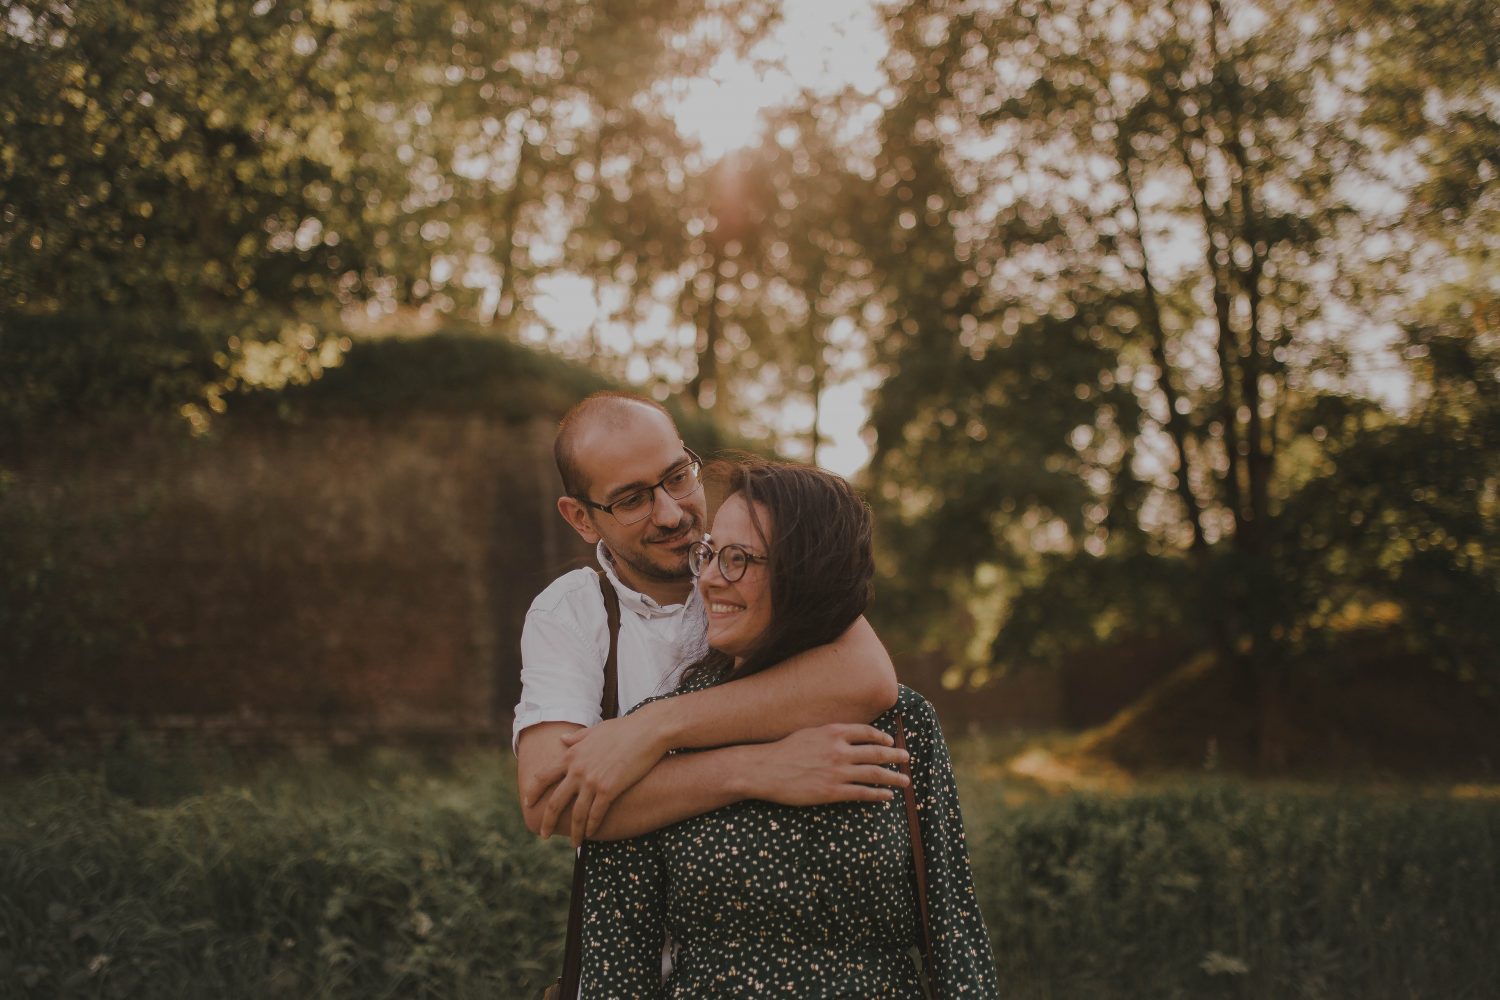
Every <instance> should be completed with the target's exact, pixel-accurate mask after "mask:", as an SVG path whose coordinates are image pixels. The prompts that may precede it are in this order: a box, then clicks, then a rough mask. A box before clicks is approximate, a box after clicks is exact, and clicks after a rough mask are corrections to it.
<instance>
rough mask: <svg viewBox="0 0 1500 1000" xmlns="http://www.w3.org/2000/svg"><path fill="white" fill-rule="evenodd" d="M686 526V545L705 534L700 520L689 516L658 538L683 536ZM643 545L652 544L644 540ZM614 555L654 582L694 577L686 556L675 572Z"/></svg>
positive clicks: (673, 581)
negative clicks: (699, 522)
mask: <svg viewBox="0 0 1500 1000" xmlns="http://www.w3.org/2000/svg"><path fill="white" fill-rule="evenodd" d="M684 525H686V533H685V535H684V538H683V544H684V545H686V544H688V543H689V542H695V541H697V540H698V537H697V536H701V535H702V534H703V531H702V529H701V527H700V526H699V524H698V519H697V518H696V517H694V516H693V515H691V514H689V515H688V516H687V517H685V518H683V519H682V520H681V521H679V522H677V524H676V526H675V527H673V528H672V529H671V530H670V531H663V532H661V533H660V534H659V535H658V536H657V537H659V538H670V537H672V536H674V535H677V534H681V533H683V532H684ZM641 544H642V545H649V544H652V543H651V542H650V541H647V540H644V539H643V540H642V542H641ZM612 554H613V555H614V557H615V558H616V559H619V560H620V561H621V562H623V563H624V564H625V565H626V566H629V567H630V568H631V570H632V571H634V572H635V573H637V574H638V575H639V576H641V577H642V578H643V579H646V580H652V581H655V582H657V583H681V582H682V581H683V580H685V579H688V578H690V577H691V576H692V573H690V572H688V565H687V556H686V554H684V555H683V557H682V562H681V564H680V566H679V568H677V569H675V570H667V569H663V568H661V567H660V566H657V565H655V564H654V563H651V562H648V561H646V560H644V559H638V558H635V557H634V556H633V555H631V554H629V553H624V552H615V553H612Z"/></svg>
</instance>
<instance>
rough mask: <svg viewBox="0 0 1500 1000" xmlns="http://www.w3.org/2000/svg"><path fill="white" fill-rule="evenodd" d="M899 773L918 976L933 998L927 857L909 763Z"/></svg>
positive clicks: (900, 729) (902, 732)
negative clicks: (913, 885)
mask: <svg viewBox="0 0 1500 1000" xmlns="http://www.w3.org/2000/svg"><path fill="white" fill-rule="evenodd" d="M896 749H898V750H905V749H906V723H905V720H903V719H902V718H901V714H900V713H899V712H898V713H897V714H896ZM901 773H902V774H904V775H906V779H907V782H906V787H905V788H904V789H902V794H901V797H902V798H903V799H905V800H906V827H907V829H908V830H910V831H911V858H912V866H913V867H914V868H915V869H916V873H917V912H918V913H919V914H921V917H922V975H923V977H924V978H925V979H926V980H927V991H928V993H929V995H931V996H933V997H936V996H937V995H938V993H937V977H936V976H935V974H934V970H933V966H932V924H931V922H930V921H929V919H928V916H927V857H926V855H924V854H923V853H922V824H921V822H920V821H919V820H918V817H917V793H916V791H915V790H914V788H913V782H912V780H911V766H910V764H908V763H906V762H903V763H902V764H901Z"/></svg>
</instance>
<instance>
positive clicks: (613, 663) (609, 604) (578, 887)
mask: <svg viewBox="0 0 1500 1000" xmlns="http://www.w3.org/2000/svg"><path fill="white" fill-rule="evenodd" d="M599 592H600V593H601V594H602V595H603V597H604V617H605V620H607V621H608V622H609V653H608V655H606V656H605V658H604V697H603V698H601V699H600V701H599V711H600V713H601V714H602V715H603V716H604V718H606V719H613V718H615V717H616V716H617V715H619V714H620V676H619V667H620V595H619V594H617V593H615V588H614V586H613V585H612V584H611V583H610V582H609V577H607V576H605V575H604V570H602V569H601V570H600V571H599ZM588 861H589V844H588V841H584V843H583V846H582V847H580V848H579V849H578V856H577V857H576V858H574V859H573V894H572V896H571V898H570V899H569V901H568V938H567V941H566V943H564V945H563V968H562V978H561V979H560V980H559V981H558V984H559V987H560V989H561V995H562V1000H574V998H575V997H577V996H578V981H579V978H580V976H581V974H582V972H583V948H582V946H581V945H582V941H581V939H582V937H583V883H584V877H585V873H586V872H587V870H588Z"/></svg>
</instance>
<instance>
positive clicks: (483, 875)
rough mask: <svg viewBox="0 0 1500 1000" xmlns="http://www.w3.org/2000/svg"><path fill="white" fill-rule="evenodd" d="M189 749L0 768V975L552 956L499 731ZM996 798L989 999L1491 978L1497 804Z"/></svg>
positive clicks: (178, 991)
mask: <svg viewBox="0 0 1500 1000" xmlns="http://www.w3.org/2000/svg"><path fill="white" fill-rule="evenodd" d="M200 759H201V758H200ZM207 760H208V764H207V765H205V771H206V773H204V774H202V775H199V777H198V779H197V780H196V781H193V780H189V779H188V778H185V777H184V770H183V765H182V764H181V762H180V761H176V762H174V761H173V760H172V759H171V758H169V757H166V756H160V755H158V756H153V755H151V754H142V753H135V754H133V755H131V756H130V757H129V760H128V761H122V760H120V759H114V760H110V761H106V762H105V763H104V764H101V765H99V766H98V767H97V768H96V769H90V768H79V767H74V768H58V769H56V770H55V771H54V772H52V773H50V774H47V775H44V776H42V777H39V778H33V779H29V780H27V781H24V782H13V783H12V784H11V785H10V786H9V787H6V788H3V789H0V794H3V797H4V800H5V803H6V808H5V809H4V810H3V811H0V996H4V997H12V996H25V997H31V996H36V997H42V996H46V997H55V996H59V995H68V996H98V997H174V998H175V997H185V996H194V997H197V996H202V997H225V998H234V997H246V998H249V997H256V998H260V997H276V996H286V997H298V998H300V997H361V998H363V997H379V996H402V997H407V996H417V997H479V996H484V997H502V998H512V997H515V998H524V997H532V996H535V995H536V994H537V992H538V991H539V988H540V986H541V985H542V984H543V982H544V981H545V980H546V979H547V978H548V977H549V976H550V975H551V974H552V973H553V972H554V969H555V967H556V964H557V962H558V950H559V947H560V940H561V935H562V930H563V920H564V917H565V911H564V908H565V906H566V897H567V889H568V870H569V865H570V861H571V855H570V854H569V852H568V850H567V848H566V845H565V844H562V843H558V842H553V843H548V844H541V843H539V842H537V841H536V840H535V839H534V838H533V837H531V836H530V834H528V833H527V832H526V830H525V828H524V826H523V825H522V822H521V817H520V814H519V811H518V809H517V807H516V804H515V798H514V782H513V778H512V777H511V775H510V762H509V760H508V755H506V754H505V753H504V752H503V751H501V752H496V753H491V754H485V755H483V756H472V757H468V758H464V759H461V760H459V761H458V762H457V763H455V764H452V765H447V766H442V767H434V766H422V765H419V764H418V763H417V762H416V761H414V760H412V759H410V758H408V757H405V756H403V755H399V754H394V755H393V754H385V755H377V756H375V757H372V758H370V759H368V760H366V761H365V762H364V763H362V764H361V765H359V766H357V767H332V766H328V765H327V764H326V763H323V762H320V761H312V762H302V763H300V764H299V763H296V762H288V763H285V764H282V765H274V766H262V767H261V768H259V769H258V771H257V772H256V773H253V774H250V773H236V771H235V769H234V768H233V767H232V766H230V765H229V764H227V763H225V761H224V760H223V758H222V757H221V758H214V757H212V756H210V757H209V758H207ZM127 765H128V766H127ZM154 766H160V767H161V768H162V769H163V774H162V775H158V776H155V777H153V776H152V775H151V774H149V773H146V772H149V771H150V770H151V769H152V767H154ZM194 787H199V788H202V789H205V790H204V791H201V792H193V791H192V789H193V788H194ZM112 789H113V790H112ZM174 789H175V790H176V792H177V793H178V794H184V795H185V796H186V797H183V798H180V799H177V800H175V801H174V800H173V792H174ZM1000 792H1001V787H1000V785H999V784H998V783H994V782H986V781H982V780H980V779H978V778H977V777H974V778H970V779H968V780H967V781H966V783H965V784H964V801H965V806H966V817H967V826H968V829H969V831H970V850H971V853H972V856H973V860H974V867H975V875H976V879H977V882H978V886H979V890H980V899H981V903H982V905H983V908H984V912H985V916H986V919H987V921H988V924H989V927H990V931H991V934H992V937H993V940H994V943H995V950H996V958H997V961H998V963H999V967H1000V970H1001V977H1002V982H1003V983H1004V985H1005V991H1004V995H1005V996H1007V997H1024V998H1032V997H1035V998H1044V997H1057V998H1075V997H1110V998H1127V997H1128V998H1134V997H1141V998H1146V997H1150V998H1165V997H1194V998H1200V997H1309V998H1314V997H1340V998H1342V997H1360V998H1369V1000H1380V998H1385V997H1391V998H1395V997H1462V996H1480V995H1487V993H1488V992H1489V990H1490V988H1491V986H1492V984H1493V983H1494V982H1496V981H1497V976H1500V957H1497V955H1496V953H1495V949H1494V948H1493V947H1492V945H1493V942H1492V940H1491V937H1490V931H1491V929H1492V928H1493V927H1494V926H1496V924H1497V917H1500V912H1497V911H1500V902H1497V900H1500V859H1497V857H1496V852H1495V850H1494V845H1495V844H1496V843H1497V842H1500V840H1497V833H1500V830H1497V827H1500V803H1496V802H1495V801H1494V800H1488V801H1486V800H1479V801H1458V800H1454V799H1451V798H1442V797H1436V796H1426V795H1422V794H1418V793H1415V792H1412V793H1400V794H1397V793H1387V794H1372V793H1352V792H1349V793H1343V792H1328V791H1320V792H1313V791H1305V790H1304V791H1296V790H1277V789H1263V788H1259V789H1258V788H1247V787H1238V786H1231V785H1204V786H1189V787H1180V788H1175V789H1169V790H1155V791H1147V792H1140V793H1137V794H1131V795H1126V796H1121V797H1095V796H1078V797H1071V798H1062V799H1054V800H1046V801H1041V802H1034V803H1031V804H1027V805H1022V806H1014V805H1012V806H1006V805H1005V804H1003V803H1002V802H1001V800H1000ZM138 803H152V804H138Z"/></svg>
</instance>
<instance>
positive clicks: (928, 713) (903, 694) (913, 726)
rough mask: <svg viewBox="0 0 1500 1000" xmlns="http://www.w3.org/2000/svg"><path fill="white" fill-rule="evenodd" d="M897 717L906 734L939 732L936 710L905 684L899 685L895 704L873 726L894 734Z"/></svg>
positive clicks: (920, 694) (930, 703) (917, 692)
mask: <svg viewBox="0 0 1500 1000" xmlns="http://www.w3.org/2000/svg"><path fill="white" fill-rule="evenodd" d="M897 716H900V718H901V724H902V727H903V728H905V729H906V731H907V732H908V733H914V734H922V735H926V734H929V733H935V732H938V731H939V728H938V717H937V709H935V708H933V707H932V702H930V701H928V700H927V699H926V698H924V697H923V696H922V693H921V692H920V691H917V690H916V689H915V688H909V687H907V686H906V685H905V684H902V685H900V693H899V694H898V695H897V696H896V704H894V705H892V706H891V707H890V708H889V709H887V710H886V712H885V714H884V715H882V716H881V717H880V718H878V719H876V720H875V725H876V726H877V727H878V728H880V729H884V730H886V731H887V732H894V731H895V726H896V717H897Z"/></svg>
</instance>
